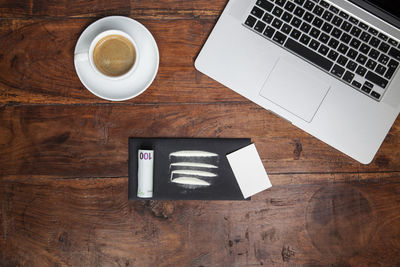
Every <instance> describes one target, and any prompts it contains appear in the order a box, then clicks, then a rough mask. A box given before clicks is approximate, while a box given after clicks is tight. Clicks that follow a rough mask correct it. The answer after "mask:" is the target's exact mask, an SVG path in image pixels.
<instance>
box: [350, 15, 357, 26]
mask: <svg viewBox="0 0 400 267" xmlns="http://www.w3.org/2000/svg"><path fill="white" fill-rule="evenodd" d="M349 21H350V22H351V23H353V24H356V25H357V24H358V19H356V18H354V17H350V18H349Z"/></svg>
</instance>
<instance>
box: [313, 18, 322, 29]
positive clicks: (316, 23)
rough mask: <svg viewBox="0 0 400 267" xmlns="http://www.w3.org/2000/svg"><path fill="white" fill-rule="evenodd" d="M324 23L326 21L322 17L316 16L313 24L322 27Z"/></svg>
mask: <svg viewBox="0 0 400 267" xmlns="http://www.w3.org/2000/svg"><path fill="white" fill-rule="evenodd" d="M323 23H324V21H323V20H322V19H320V18H318V17H315V18H314V20H313V23H312V24H313V25H314V26H315V27H317V28H321V26H322V24H323Z"/></svg>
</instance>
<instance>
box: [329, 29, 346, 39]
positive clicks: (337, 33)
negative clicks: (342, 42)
mask: <svg viewBox="0 0 400 267" xmlns="http://www.w3.org/2000/svg"><path fill="white" fill-rule="evenodd" d="M342 33H343V32H342V31H341V30H339V29H338V28H336V27H335V28H333V31H332V33H331V34H332V36H333V37H335V38H337V39H339V37H340V35H342Z"/></svg>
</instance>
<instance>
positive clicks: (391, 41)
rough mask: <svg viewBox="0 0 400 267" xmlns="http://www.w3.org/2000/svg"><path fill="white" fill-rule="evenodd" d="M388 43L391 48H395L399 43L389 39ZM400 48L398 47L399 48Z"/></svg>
mask: <svg viewBox="0 0 400 267" xmlns="http://www.w3.org/2000/svg"><path fill="white" fill-rule="evenodd" d="M389 43H390V44H391V45H393V46H397V45H398V44H399V43H398V42H397V41H396V40H393V39H392V38H390V39H389ZM399 48H400V47H399Z"/></svg>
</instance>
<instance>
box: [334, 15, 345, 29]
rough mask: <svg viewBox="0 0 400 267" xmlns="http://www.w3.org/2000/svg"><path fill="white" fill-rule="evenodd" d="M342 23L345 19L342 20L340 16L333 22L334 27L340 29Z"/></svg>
mask: <svg viewBox="0 0 400 267" xmlns="http://www.w3.org/2000/svg"><path fill="white" fill-rule="evenodd" d="M342 22H343V19H342V18H340V17H338V16H335V17H334V18H333V20H332V23H333V24H334V25H336V26H338V27H339V26H340V25H341V24H342Z"/></svg>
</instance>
